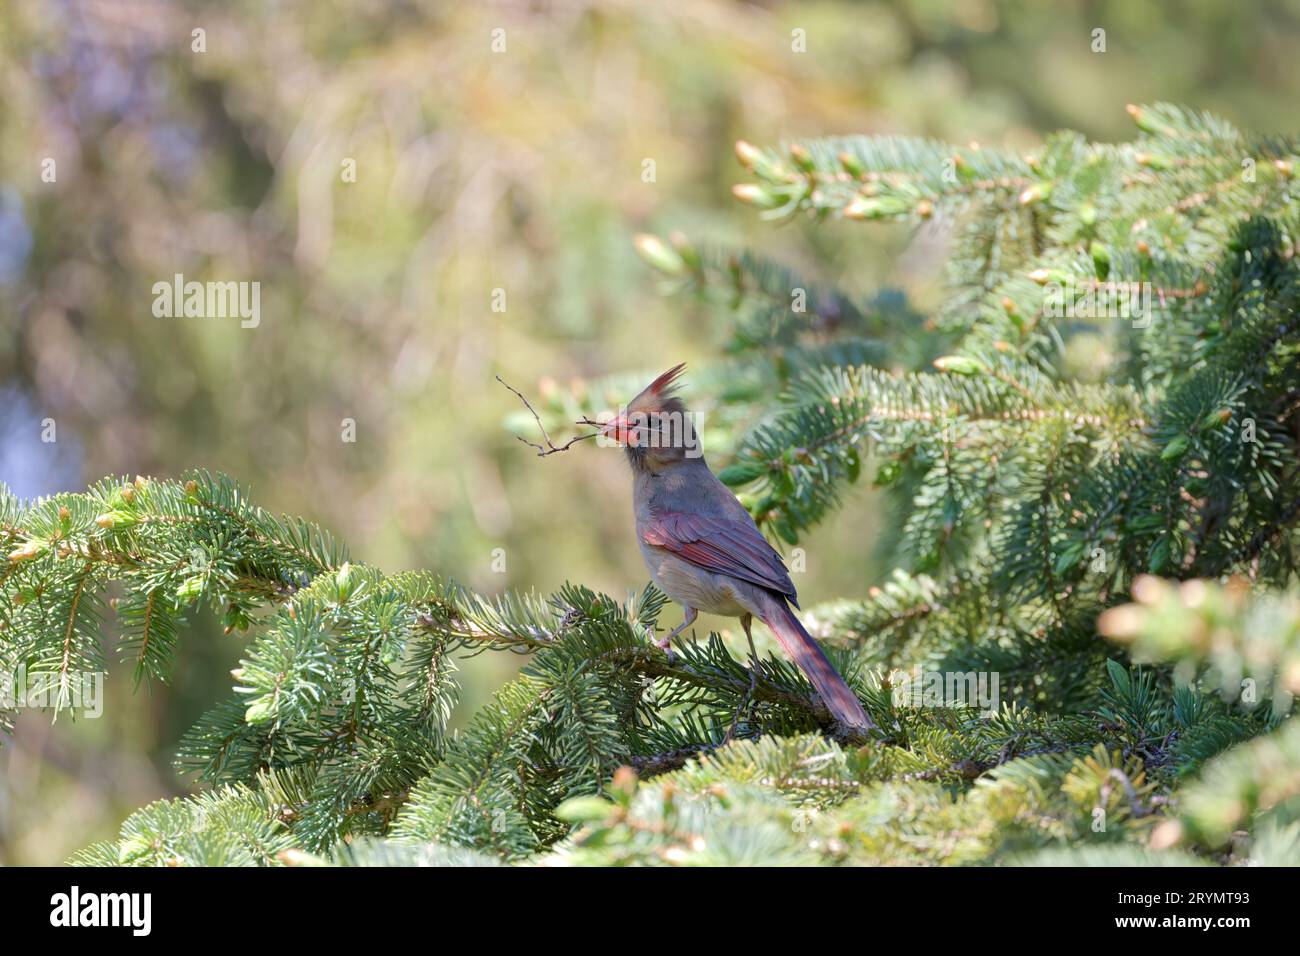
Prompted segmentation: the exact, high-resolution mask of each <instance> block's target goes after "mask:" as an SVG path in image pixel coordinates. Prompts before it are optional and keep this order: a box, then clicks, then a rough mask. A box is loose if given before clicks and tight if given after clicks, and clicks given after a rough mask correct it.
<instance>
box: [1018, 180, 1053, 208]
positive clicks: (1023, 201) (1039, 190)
mask: <svg viewBox="0 0 1300 956" xmlns="http://www.w3.org/2000/svg"><path fill="white" fill-rule="evenodd" d="M1051 194H1052V186H1051V184H1050V183H1034V185H1032V186H1030V187H1029V188H1028V189H1026V190H1025V191H1024V192H1022V193H1021V194H1020V197H1019V198H1020V205H1022V206H1028V205H1031V204H1033V203H1036V202H1042V201H1043V200H1044V199H1046V198H1047V197H1048V196H1050V195H1051Z"/></svg>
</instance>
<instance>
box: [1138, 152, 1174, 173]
mask: <svg viewBox="0 0 1300 956" xmlns="http://www.w3.org/2000/svg"><path fill="white" fill-rule="evenodd" d="M1133 159H1134V161H1135V162H1136V163H1137V164H1138V165H1139V166H1145V167H1147V168H1148V169H1154V170H1155V171H1156V172H1163V171H1164V170H1166V169H1169V168H1170V167H1171V166H1173V164H1174V161H1173V160H1172V159H1170V158H1169V157H1168V156H1165V155H1164V154H1163V153H1138V154H1137V155H1136V156H1134V157H1133Z"/></svg>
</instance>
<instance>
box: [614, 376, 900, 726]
mask: <svg viewBox="0 0 1300 956" xmlns="http://www.w3.org/2000/svg"><path fill="white" fill-rule="evenodd" d="M685 367H686V366H685V365H684V364H682V365H678V366H676V367H675V368H671V369H669V370H668V371H667V372H664V374H662V375H660V376H659V377H658V378H657V379H655V380H654V381H653V382H651V383H650V384H649V385H648V386H647V387H646V388H645V390H644V391H643V392H641V394H640V395H638V396H637V397H636V398H634V399H633V400H632V401H631V402H630V403H628V406H627V408H626V410H625V411H624V412H622V413H620V414H619V415H617V416H616V417H615V418H614V419H613V420H612V421H610V422H608V423H607V424H605V425H604V426H603V428H602V429H601V435H602V436H604V437H607V438H612V439H613V440H614V441H616V442H617V443H618V444H620V445H623V446H624V447H625V448H626V450H627V460H628V461H629V462H630V463H631V465H632V475H633V482H632V504H633V508H634V510H635V512H636V531H637V539H638V542H639V543H640V545H641V555H642V556H643V557H644V558H645V563H646V567H647V568H649V569H650V576H651V578H653V579H654V582H655V584H656V585H658V586H659V588H660V589H661V590H662V591H663V592H664V593H665V594H667V595H668V596H669V597H670V598H672V599H673V600H674V601H676V602H677V603H678V604H680V605H682V607H683V608H685V610H686V619H685V620H683V621H682V623H681V626H680V627H677V628H675V629H673V630H672V631H670V632H669V633H668V634H667V635H666V636H665V637H664V638H663V640H662V641H658V642H657V643H658V644H659V646H660V647H663V648H665V649H666V648H667V647H668V646H669V644H670V642H671V641H672V639H673V638H674V637H676V636H677V635H678V634H680V633H681V632H682V631H683V630H685V629H686V628H687V627H689V626H690V625H691V624H692V623H693V622H694V621H695V618H696V615H697V614H698V613H699V612H700V611H705V612H706V613H709V614H719V615H722V616H724V617H738V618H740V623H741V625H742V626H743V627H744V628H745V636H746V637H748V638H749V639H750V647H751V649H752V648H753V638H752V637H751V636H750V631H749V628H750V624H751V623H752V621H753V619H754V618H755V617H757V618H758V619H759V620H760V621H762V622H763V623H764V624H766V625H767V626H768V627H769V628H771V630H772V633H773V634H775V635H776V639H777V641H778V642H779V643H780V645H781V647H782V648H783V649H784V650H785V652H786V654H788V655H789V656H790V657H791V659H792V660H793V661H794V662H795V663H796V664H798V665H799V668H800V669H801V670H802V671H803V672H804V673H805V674H807V675H808V679H809V680H811V681H812V684H813V686H814V687H816V688H817V692H818V693H819V694H820V695H821V697H822V700H823V701H825V703H826V706H827V708H828V709H829V710H830V712H831V713H832V714H833V715H834V716H835V718H836V719H837V720H840V721H842V722H843V723H845V724H847V725H849V726H852V727H858V728H869V727H873V726H874V724H872V722H871V719H870V718H869V717H868V716H867V715H866V712H865V711H864V710H863V709H862V704H861V703H859V701H858V699H857V697H855V696H854V694H853V691H851V690H849V688H848V686H847V685H846V684H845V683H844V681H843V679H842V678H841V677H840V675H839V674H837V673H836V672H835V668H834V667H832V666H831V663H830V661H828V660H827V659H826V655H825V654H823V653H822V649H821V648H820V647H818V646H817V642H816V641H814V640H813V639H812V637H811V636H810V635H809V634H808V632H807V631H806V630H804V627H803V625H802V624H800V623H799V619H798V618H797V617H795V615H794V612H793V611H791V610H790V607H789V604H794V606H795V607H798V606H799V604H798V601H797V600H796V595H795V590H794V584H793V583H792V582H791V581H790V575H789V574H788V573H787V572H786V568H785V564H784V563H783V562H782V561H781V556H780V555H778V554H777V553H776V551H775V550H774V549H773V548H772V546H771V545H769V544H768V543H767V541H766V540H765V539H764V537H763V535H762V533H761V532H760V531H759V530H758V526H757V525H756V524H754V519H753V518H751V517H750V516H749V512H748V511H746V510H745V507H744V505H742V504H741V503H740V502H739V501H737V500H736V496H735V495H733V494H732V493H731V492H730V491H729V490H727V486H726V485H724V484H723V483H722V482H720V481H719V480H718V479H717V478H716V477H714V474H713V472H711V471H709V466H708V465H706V464H705V463H704V456H703V452H702V450H701V448H700V445H699V440H698V438H697V437H696V434H695V430H694V428H693V427H692V425H691V422H690V416H689V414H688V413H687V411H686V406H685V405H684V404H682V401H681V399H679V398H677V396H676V394H675V391H676V387H675V384H674V383H675V382H676V380H677V377H678V376H679V375H681V373H682V370H683V369H684V368H685ZM787 602H789V603H787ZM755 663H757V658H755Z"/></svg>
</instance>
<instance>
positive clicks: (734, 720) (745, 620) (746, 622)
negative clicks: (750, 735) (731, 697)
mask: <svg viewBox="0 0 1300 956" xmlns="http://www.w3.org/2000/svg"><path fill="white" fill-rule="evenodd" d="M753 623H754V615H752V614H744V615H741V618H740V626H741V627H743V628H744V629H745V639H746V640H748V641H749V690H747V691H745V696H744V697H742V698H740V704H739V706H737V707H736V712H735V714H733V715H732V717H731V726H730V727H728V728H727V733H726V736H724V737H723V738H722V746H726V745H727V744H729V743H731V738H732V737H734V736H735V734H736V725H737V724H739V723H740V715H741V713H743V712H744V710H745V707H746V705H748V703H749V702H750V700H751V699H752V698H753V696H754V688H755V687H757V686H758V651H756V650H754V635H753V634H751V633H749V628H750V625H752V624H753Z"/></svg>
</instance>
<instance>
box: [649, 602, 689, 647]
mask: <svg viewBox="0 0 1300 956" xmlns="http://www.w3.org/2000/svg"><path fill="white" fill-rule="evenodd" d="M699 616H700V612H699V611H697V610H695V608H693V607H688V608H687V609H686V617H685V619H684V620H683V621H682V623H681V624H679V625H677V626H676V627H675V628H673V629H672V630H671V631H669V632H668V633H667V634H665V635H664V636H663V637H662V638H658V637H657V638H655V646H656V647H658V648H659V649H660V650H661V651H666V650H668V649H669V648H670V647H671V646H672V643H673V638H674V637H676V636H677V635H678V634H680V633H681V632H682V631H684V630H686V629H687V628H688V627H690V626H691V625H692V624H694V623H695V619H696V618H697V617H699Z"/></svg>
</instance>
